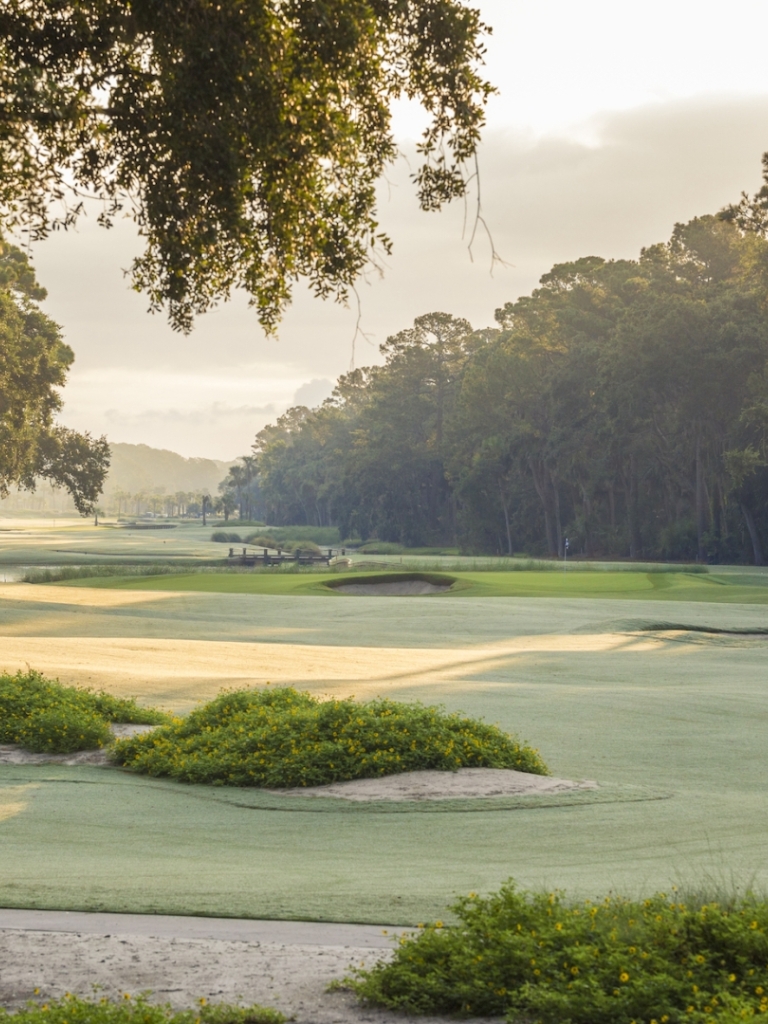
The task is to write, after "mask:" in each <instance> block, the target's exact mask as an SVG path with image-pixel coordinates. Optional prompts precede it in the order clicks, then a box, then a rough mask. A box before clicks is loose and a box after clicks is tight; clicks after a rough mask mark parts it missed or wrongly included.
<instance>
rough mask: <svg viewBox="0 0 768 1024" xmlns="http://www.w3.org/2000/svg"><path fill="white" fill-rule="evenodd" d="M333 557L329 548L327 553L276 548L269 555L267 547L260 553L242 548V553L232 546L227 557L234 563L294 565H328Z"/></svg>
mask: <svg viewBox="0 0 768 1024" xmlns="http://www.w3.org/2000/svg"><path fill="white" fill-rule="evenodd" d="M333 557H334V555H333V551H332V550H331V548H328V553H327V554H322V553H320V554H318V553H317V552H316V551H302V550H301V549H300V548H296V550H295V551H281V550H280V549H279V548H278V551H277V554H276V555H271V554H270V553H269V548H262V551H261V553H259V551H258V550H256V549H254V550H253V551H249V550H248V549H247V548H243V549H242V553H237V552H236V551H235V549H234V548H230V549H229V558H230V560H231V561H232V562H233V564H235V565H253V566H257V565H283V563H285V562H292V563H293V564H294V565H328V564H329V563H330V561H331V559H332V558H333Z"/></svg>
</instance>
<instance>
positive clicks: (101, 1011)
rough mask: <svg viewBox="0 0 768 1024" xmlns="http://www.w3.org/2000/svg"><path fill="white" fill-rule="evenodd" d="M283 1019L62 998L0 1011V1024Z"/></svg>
mask: <svg viewBox="0 0 768 1024" xmlns="http://www.w3.org/2000/svg"><path fill="white" fill-rule="evenodd" d="M284 1021H285V1017H284V1016H283V1015H282V1013H278V1011H277V1010H270V1009H267V1008H266V1007H264V1006H230V1005H227V1004H226V1003H207V1002H206V1001H205V1000H204V999H201V1000H199V1005H198V1006H196V1007H195V1009H194V1010H180V1011H175V1012H174V1010H173V1009H172V1008H171V1007H170V1006H169V1005H168V1004H167V1003H166V1004H162V1005H159V1006H158V1005H156V1004H153V1003H149V1002H147V1000H146V999H144V998H143V997H141V996H140V997H138V998H137V999H131V998H130V997H125V998H123V999H122V1000H121V1001H120V1002H119V1003H111V1002H110V1001H109V1000H108V999H100V1000H99V1001H98V1002H96V1001H94V1000H89V999H80V998H78V997H77V996H73V995H66V996H64V998H63V999H53V1000H51V1001H50V1002H47V1003H34V1002H29V1003H27V1005H26V1007H25V1008H24V1009H22V1010H18V1011H17V1012H15V1013H13V1014H11V1013H9V1012H8V1011H7V1010H4V1009H2V1007H0V1022H1V1024H283V1022H284Z"/></svg>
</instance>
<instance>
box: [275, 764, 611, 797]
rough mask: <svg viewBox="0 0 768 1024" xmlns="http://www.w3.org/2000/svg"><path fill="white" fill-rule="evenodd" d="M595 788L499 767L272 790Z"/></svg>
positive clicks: (371, 793) (508, 792)
mask: <svg viewBox="0 0 768 1024" xmlns="http://www.w3.org/2000/svg"><path fill="white" fill-rule="evenodd" d="M576 789H597V783H596V782H588V781H582V782H572V781H571V780H570V779H554V778H552V776H550V775H531V774H530V773H528V772H515V771H511V770H508V769H502V768H459V770H458V771H456V772H439V771H422V772H402V773H401V774H400V775H387V776H385V777H384V778H380V779H353V780H352V781H351V782H334V783H332V784H331V785H330V786H306V787H298V788H296V789H275V790H270V792H271V793H275V794H277V795H280V794H282V795H284V796H310V797H324V796H334V797H340V798H341V799H342V800H463V799H466V798H471V797H487V796H537V795H544V794H548V793H570V792H572V791H573V790H576Z"/></svg>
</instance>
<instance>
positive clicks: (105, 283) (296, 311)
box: [33, 0, 768, 459]
mask: <svg viewBox="0 0 768 1024" xmlns="http://www.w3.org/2000/svg"><path fill="white" fill-rule="evenodd" d="M475 6H478V7H480V9H481V11H482V13H483V16H484V19H485V20H486V22H488V23H489V24H490V25H492V26H493V29H494V32H493V35H492V37H491V38H490V39H489V41H488V58H487V69H486V70H487V75H488V77H489V78H490V79H491V80H492V81H493V82H494V83H495V84H496V86H497V87H498V88H499V90H500V94H499V96H497V97H494V98H493V100H492V101H491V104H490V108H489V115H488V128H487V130H486V133H485V138H484V141H483V145H482V149H481V154H480V160H481V172H482V188H483V206H484V213H485V218H486V220H487V222H488V224H489V225H490V227H491V230H492V232H493V235H494V240H495V243H496V248H497V249H498V251H499V252H500V254H501V255H502V257H503V258H504V259H505V260H506V261H507V262H508V263H509V264H510V266H508V267H506V268H496V270H495V271H494V273H493V276H491V274H490V271H489V262H490V261H489V249H488V245H487V242H486V240H485V239H484V238H482V237H478V239H477V240H476V243H475V251H474V262H473V261H472V260H471V259H470V256H469V254H468V252H467V246H466V239H462V222H463V217H464V209H463V204H460V203H459V204H454V206H453V207H452V208H450V209H449V210H447V211H446V212H444V213H442V214H423V213H420V212H419V211H418V207H417V204H416V200H415V196H414V192H413V189H412V187H411V185H410V183H409V180H408V173H409V170H408V163H407V161H406V159H401V160H400V161H399V162H398V164H397V165H395V166H394V167H393V168H392V169H391V172H390V173H389V175H388V178H387V181H386V182H385V183H382V188H381V209H380V213H381V221H382V224H383V226H384V228H385V229H386V230H387V231H388V232H389V234H390V236H391V237H392V239H393V241H394V244H395V251H394V254H393V256H392V258H391V259H390V260H389V263H388V268H387V271H386V274H385V277H384V279H383V280H380V279H378V278H374V279H371V280H370V281H368V282H363V283H361V285H360V287H359V294H360V299H361V304H362V314H363V321H362V326H363V329H364V331H365V332H366V334H367V336H368V339H369V340H368V341H366V340H363V339H360V338H358V340H357V343H356V347H355V348H356V350H355V353H354V358H355V361H356V363H357V365H363V364H365V363H370V362H373V361H376V360H377V359H378V345H379V344H380V343H381V342H382V341H384V340H385V338H386V337H387V335H388V334H392V333H394V332H396V331H398V330H400V329H402V328H404V327H407V326H409V324H410V323H411V322H412V320H413V319H414V317H416V316H418V315H420V314H422V313H429V312H432V311H435V310H442V311H445V312H449V313H454V314H456V315H460V316H464V317H467V318H468V319H469V320H470V321H471V322H472V324H473V325H474V326H476V327H483V326H486V325H488V324H491V323H492V322H493V312H494V310H495V309H496V308H497V307H498V306H500V305H502V304H503V303H504V302H506V301H509V300H511V299H514V298H516V297H517V296H518V295H521V294H524V293H526V292H529V291H530V290H531V289H532V288H533V287H535V285H536V282H537V280H538V278H539V277H540V275H541V274H543V273H545V272H546V271H547V270H548V269H549V268H550V267H551V266H552V264H553V263H559V262H563V261H566V260H569V259H573V258H576V257H578V256H586V255H600V256H605V257H632V256H636V255H637V253H638V251H639V249H640V247H641V246H642V245H647V244H651V243H653V242H656V241H661V240H663V239H665V238H666V237H668V235H669V233H670V231H671V229H672V227H673V225H674V223H675V221H680V220H686V219H688V218H690V217H692V216H695V215H696V214H700V213H710V212H715V211H716V210H717V209H719V208H720V207H721V206H723V205H724V204H725V203H726V202H729V201H732V200H734V199H736V198H738V195H739V193H740V191H741V190H743V189H747V190H750V191H751V190H754V189H755V188H756V187H758V185H759V183H760V156H761V154H762V152H763V151H764V150H768V67H767V66H766V62H765V59H764V56H763V53H762V46H761V41H762V40H763V39H764V38H765V37H766V34H767V33H768V4H766V3H765V2H764V0H761V2H757V0H731V2H730V3H727V4H726V3H725V2H723V0H713V2H711V3H710V4H709V5H708V6H707V5H705V4H702V3H701V0H696V2H694V0H664V2H661V0H645V3H644V4H642V5H638V4H619V3H616V0H580V2H574V0H567V2H566V0H476V3H475ZM420 124H421V115H420V112H419V111H418V110H415V109H413V108H411V107H409V106H407V105H403V106H401V107H399V108H398V110H397V111H396V129H397V134H398V138H399V139H400V140H401V142H402V146H403V150H404V152H405V153H406V154H407V153H408V152H409V151H412V142H411V141H410V140H412V139H413V138H414V137H415V136H416V135H417V133H418V129H419V125H420ZM138 251H139V250H138V244H137V240H136V238H135V236H134V232H133V228H132V226H131V225H130V223H128V222H125V223H123V224H121V225H119V226H118V227H117V228H116V229H114V230H113V231H110V232H106V231H104V230H102V229H100V228H98V227H96V225H95V224H94V223H93V221H92V220H90V221H89V220H84V221H82V222H81V224H80V226H79V228H78V230H77V232H74V233H72V232H70V233H68V234H59V235H56V236H54V237H52V238H51V239H49V240H47V241H46V242H43V243H40V244H39V245H37V246H36V247H35V249H34V253H33V255H34V259H35V261H36V264H37V268H38V272H39V276H40V278H41V280H42V283H43V284H45V285H46V287H47V288H48V291H49V298H48V301H47V302H46V304H45V308H46V311H47V312H48V313H49V314H50V315H51V316H53V317H54V319H56V320H57V321H58V322H59V323H61V324H62V326H63V328H64V332H65V335H66V338H67V340H68V341H69V343H70V344H71V345H72V347H73V348H74V350H75V353H76V356H77V358H76V362H75V366H74V368H73V370H72V374H71V377H70V383H69V384H68V386H67V388H66V390H65V393H64V397H65V408H64V412H63V414H62V420H63V421H64V422H65V423H67V424H68V425H69V426H73V427H77V428H78V429H88V430H91V431H92V432H93V433H97V434H98V433H102V432H104V433H106V434H107V435H108V437H109V438H110V440H113V441H130V442H142V443H145V444H150V445H153V446H155V447H164V448H170V449H172V450H175V451H178V452H181V453H182V454H184V455H204V456H208V457H212V458H222V459H230V458H234V457H236V456H237V455H240V454H244V453H246V452H247V450H248V448H249V446H250V444H251V441H252V439H253V435H254V433H255V432H256V431H257V430H258V429H259V428H260V427H261V426H263V425H264V424H265V423H267V422H269V421H270V420H272V419H274V417H275V416H276V415H279V413H280V412H282V411H283V410H284V409H286V408H287V407H288V406H289V405H291V404H294V403H295V402H296V401H299V402H302V403H305V404H310V405H312V404H316V403H318V402H319V401H321V400H322V399H323V398H324V397H325V395H326V394H327V393H329V391H330V386H331V385H330V382H331V381H333V380H334V379H335V377H336V376H337V375H338V374H340V373H343V372H345V371H346V370H347V369H349V366H350V362H351V359H352V356H353V352H352V338H353V335H354V325H355V319H356V315H357V314H356V310H351V309H344V308H342V307H339V306H336V305H334V304H332V303H323V302H320V301H318V300H315V299H313V298H312V297H311V296H309V295H308V294H307V293H305V292H304V291H303V290H301V289H300V290H299V291H298V292H297V294H296V296H295V301H294V304H293V307H292V308H291V310H290V311H289V313H288V315H287V317H286V319H285V322H284V324H283V327H282V329H281V331H280V337H279V340H268V339H265V338H264V336H263V334H262V333H261V331H260V329H259V327H258V324H257V322H256V319H255V317H254V315H253V314H252V313H251V312H250V311H249V310H248V309H247V306H246V303H245V302H244V301H242V300H241V299H235V300H234V301H233V302H231V303H229V304H227V305H224V306H222V307H221V308H220V309H218V310H216V311H214V312H213V313H211V314H209V315H208V316H206V317H203V318H201V319H200V320H199V321H198V324H197V327H196V329H195V331H194V333H193V334H192V335H191V336H189V337H181V336H179V335H177V334H174V332H173V331H171V330H170V328H169V327H168V326H167V325H166V323H165V322H164V320H163V318H162V316H161V315H154V316H152V315H150V314H148V313H147V312H146V311H145V310H146V300H145V299H144V298H143V297H142V296H140V295H136V294H135V293H133V292H131V291H130V290H129V289H128V287H127V285H126V280H125V278H124V276H123V274H122V269H123V268H125V267H127V266H128V265H129V263H130V261H131V257H132V256H133V255H135V254H136V253H137V252H138Z"/></svg>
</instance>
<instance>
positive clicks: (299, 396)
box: [293, 377, 334, 409]
mask: <svg viewBox="0 0 768 1024" xmlns="http://www.w3.org/2000/svg"><path fill="white" fill-rule="evenodd" d="M333 388H334V383H333V381H330V380H327V379H326V378H325V377H323V378H322V379H320V380H318V379H317V378H314V379H312V380H310V381H307V383H306V384H302V385H301V387H300V388H299V389H298V390H297V392H296V394H295V395H294V396H293V404H294V405H306V406H308V407H309V408H310V409H315V408H316V407H317V406H318V405H322V404H323V402H324V401H325V400H326V398H330V397H331V394H332V393H333Z"/></svg>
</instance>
